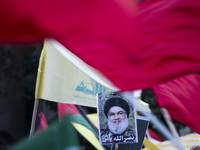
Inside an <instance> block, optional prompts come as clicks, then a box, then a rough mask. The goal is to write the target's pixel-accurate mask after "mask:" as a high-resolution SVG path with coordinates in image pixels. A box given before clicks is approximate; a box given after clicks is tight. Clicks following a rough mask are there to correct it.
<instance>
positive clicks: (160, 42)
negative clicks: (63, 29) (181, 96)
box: [60, 0, 200, 90]
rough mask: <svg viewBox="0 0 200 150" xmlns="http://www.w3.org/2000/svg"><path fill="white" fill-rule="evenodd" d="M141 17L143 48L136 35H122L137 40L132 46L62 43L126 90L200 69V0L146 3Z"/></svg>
mask: <svg viewBox="0 0 200 150" xmlns="http://www.w3.org/2000/svg"><path fill="white" fill-rule="evenodd" d="M137 19H138V20H136V21H138V22H139V26H140V29H138V30H139V31H138V33H139V36H140V40H141V41H140V42H141V43H140V42H139V43H137V44H141V47H140V48H138V46H137V45H135V44H134V43H135V42H134V41H135V40H136V39H135V36H136V35H133V37H130V36H131V35H130V34H133V33H130V34H127V35H126V36H123V35H121V34H120V35H116V36H117V37H116V38H119V37H120V36H122V38H124V40H130V38H131V40H132V42H134V43H131V44H130V43H129V45H123V44H128V43H127V42H123V44H121V42H122V41H121V42H120V44H118V43H117V41H116V40H112V42H110V41H105V40H103V39H99V38H93V39H90V42H88V40H87V39H89V38H88V37H86V38H84V39H83V38H79V39H78V38H76V39H74V40H71V41H70V43H69V42H67V40H60V41H61V43H62V44H63V45H65V46H66V47H67V46H69V45H70V48H71V49H70V50H71V51H72V52H74V53H75V54H77V55H78V56H79V57H80V58H82V59H83V60H84V61H85V62H87V63H88V64H90V65H91V66H93V67H94V68H97V69H98V70H100V71H101V72H102V73H103V74H104V75H105V76H106V77H107V78H108V79H110V80H111V81H112V82H113V83H114V84H115V85H116V86H117V87H119V88H120V89H121V90H134V89H145V88H147V87H152V86H154V85H156V84H158V83H162V82H165V81H167V80H171V79H173V78H175V77H178V76H181V75H185V74H188V73H194V72H197V71H199V70H200V21H199V20H200V1H191V0H173V1H170V0H162V1H160V0H146V1H144V2H140V3H139V15H138V18H137ZM114 28H115V27H114ZM124 28H126V27H124ZM102 32H103V31H102ZM118 33H121V31H119V32H117V34H118ZM113 35H114V34H113Z"/></svg>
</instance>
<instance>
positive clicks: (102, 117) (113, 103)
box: [97, 91, 138, 145]
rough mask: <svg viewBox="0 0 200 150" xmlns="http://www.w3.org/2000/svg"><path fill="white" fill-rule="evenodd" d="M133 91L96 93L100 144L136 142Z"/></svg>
mask: <svg viewBox="0 0 200 150" xmlns="http://www.w3.org/2000/svg"><path fill="white" fill-rule="evenodd" d="M134 98H135V97H134V92H130V91H128V92H111V93H98V94H97V113H98V123H99V141H100V144H101V145H110V144H128V143H136V142H138V135H137V120H136V110H135V105H134Z"/></svg>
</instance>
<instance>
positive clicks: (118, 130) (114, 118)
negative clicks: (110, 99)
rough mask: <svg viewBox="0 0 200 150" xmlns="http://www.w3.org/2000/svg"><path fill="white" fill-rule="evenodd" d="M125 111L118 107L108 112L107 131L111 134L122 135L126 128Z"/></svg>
mask: <svg viewBox="0 0 200 150" xmlns="http://www.w3.org/2000/svg"><path fill="white" fill-rule="evenodd" d="M128 123H129V122H128V118H127V114H126V111H125V110H124V109H123V108H121V107H118V106H113V107H111V108H110V109H109V111H108V129H109V130H110V131H111V132H112V133H113V134H122V133H123V132H124V131H125V130H126V128H127V127H128Z"/></svg>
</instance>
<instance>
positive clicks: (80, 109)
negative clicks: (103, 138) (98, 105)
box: [75, 105, 99, 135]
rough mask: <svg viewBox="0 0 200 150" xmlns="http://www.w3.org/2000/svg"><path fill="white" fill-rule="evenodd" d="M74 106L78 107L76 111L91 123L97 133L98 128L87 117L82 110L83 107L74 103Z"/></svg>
mask: <svg viewBox="0 0 200 150" xmlns="http://www.w3.org/2000/svg"><path fill="white" fill-rule="evenodd" d="M75 106H76V108H77V109H78V111H79V112H80V113H81V115H82V116H83V117H84V118H85V120H87V122H88V123H89V124H90V125H91V127H92V129H93V130H94V131H95V132H96V134H97V135H99V132H98V129H97V128H96V127H95V126H94V124H93V123H92V122H91V121H90V120H89V119H88V117H87V115H86V113H85V111H84V110H83V108H82V107H81V106H79V105H75Z"/></svg>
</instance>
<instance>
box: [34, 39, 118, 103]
mask: <svg viewBox="0 0 200 150" xmlns="http://www.w3.org/2000/svg"><path fill="white" fill-rule="evenodd" d="M118 90H119V89H118V88H117V87H115V86H114V85H113V84H112V83H111V82H110V81H109V80H107V79H106V78H105V77H104V76H103V75H102V74H101V73H99V72H98V71H97V70H95V69H94V68H92V67H91V66H89V65H87V64H86V63H85V62H83V61H82V60H81V59H79V58H78V57H77V56H75V55H74V54H73V53H71V52H70V51H69V50H68V49H66V48H65V47H64V46H63V45H61V44H60V43H59V42H57V41H55V40H52V39H47V40H45V42H44V47H43V50H42V54H41V57H40V63H39V68H38V76H37V83H36V91H35V98H36V99H45V100H50V101H55V102H62V103H71V104H78V105H84V106H90V107H96V93H105V92H111V91H118Z"/></svg>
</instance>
